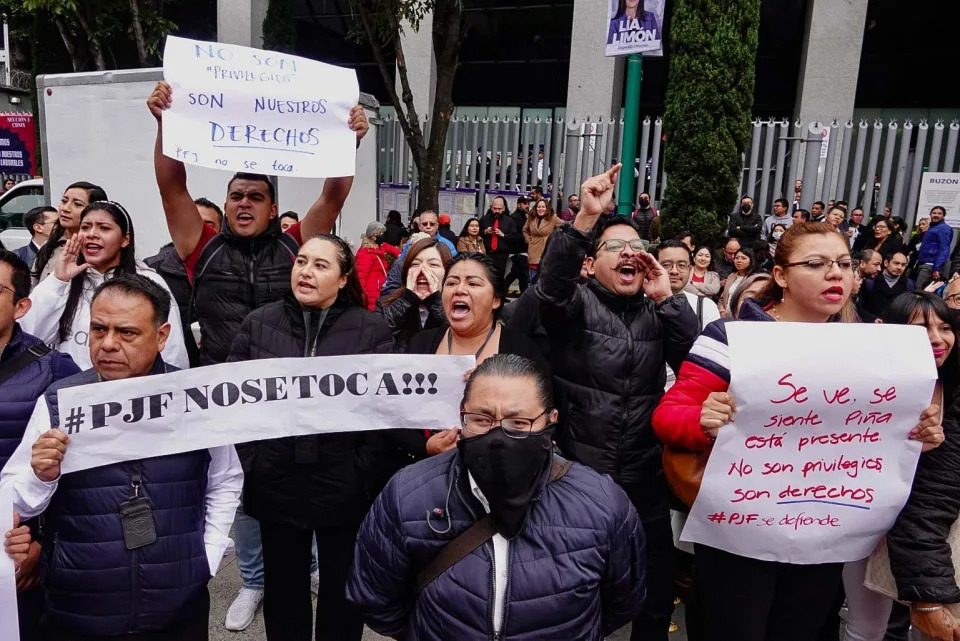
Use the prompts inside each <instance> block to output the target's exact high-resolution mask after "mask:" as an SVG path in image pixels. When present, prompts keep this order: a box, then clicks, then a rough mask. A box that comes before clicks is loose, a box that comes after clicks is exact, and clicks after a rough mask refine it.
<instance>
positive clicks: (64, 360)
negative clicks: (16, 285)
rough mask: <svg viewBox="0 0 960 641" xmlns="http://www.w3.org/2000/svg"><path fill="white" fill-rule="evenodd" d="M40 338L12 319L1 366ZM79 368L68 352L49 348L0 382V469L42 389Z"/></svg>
mask: <svg viewBox="0 0 960 641" xmlns="http://www.w3.org/2000/svg"><path fill="white" fill-rule="evenodd" d="M40 342H41V341H40V339H39V338H37V337H36V336H31V335H30V334H27V333H26V332H25V331H23V330H22V329H20V325H19V324H18V323H14V324H13V334H12V335H11V336H10V342H9V343H7V345H6V346H5V347H4V348H3V349H2V350H0V368H2V367H3V366H4V365H6V364H7V363H8V362H10V361H11V360H13V359H14V358H16V357H17V356H19V355H20V354H22V353H23V352H25V351H26V350H28V349H29V348H30V347H32V346H34V345H39V344H40ZM79 371H80V368H79V367H77V365H76V363H74V362H73V359H72V358H70V357H69V356H68V355H66V354H61V353H60V352H57V351H52V352H50V353H48V354H47V355H46V356H42V357H41V358H39V359H37V360H35V361H34V362H32V363H30V364H29V365H27V366H26V367H24V368H23V369H21V370H20V371H18V372H17V373H16V374H14V375H13V376H11V377H10V378H8V379H7V380H6V381H4V382H3V383H0V470H2V469H3V466H4V465H6V464H7V460H8V459H9V458H10V456H11V455H12V454H13V451H14V450H15V449H17V446H18V445H20V441H21V440H22V439H23V432H24V430H26V429H27V423H28V422H29V421H30V415H31V414H32V413H33V406H34V405H35V404H36V402H37V399H38V398H40V396H41V395H42V394H43V390H45V389H47V387H49V386H50V385H51V384H53V383H54V382H56V381H58V380H60V379H61V378H66V377H68V376H73V375H74V374H76V373H77V372H79Z"/></svg>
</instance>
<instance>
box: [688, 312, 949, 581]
mask: <svg viewBox="0 0 960 641" xmlns="http://www.w3.org/2000/svg"><path fill="white" fill-rule="evenodd" d="M726 329H727V337H728V339H729V345H730V373H731V379H730V394H731V395H732V396H733V398H734V402H735V404H736V406H737V413H736V415H735V416H734V422H732V423H730V424H728V425H725V426H724V427H722V428H721V429H720V431H719V433H718V436H717V441H716V443H715V444H714V446H713V451H712V452H711V454H710V458H709V459H708V462H707V467H706V470H705V472H704V475H703V484H702V486H701V489H700V494H699V495H698V496H697V500H696V502H695V503H694V505H693V508H692V509H691V511H690V518H689V519H688V520H687V524H686V527H685V528H684V530H683V533H682V535H681V537H680V538H681V540H683V541H689V542H692V543H702V544H704V545H709V546H711V547H715V548H719V549H721V550H725V551H727V552H731V553H733V554H737V555H740V556H745V557H750V558H754V559H762V560H764V561H780V562H785V563H797V564H813V563H843V562H847V561H857V560H859V559H863V558H865V557H867V556H869V555H870V553H871V552H873V550H874V548H876V546H877V543H878V542H879V540H880V538H881V537H882V536H883V535H884V534H886V532H887V530H889V529H890V528H891V527H892V526H893V523H894V521H895V520H896V518H897V514H899V513H900V510H901V509H902V508H903V505H904V503H906V501H907V497H908V496H909V494H910V487H911V485H912V483H913V475H914V472H915V471H916V467H917V459H918V456H919V455H920V449H921V444H920V443H919V442H918V441H911V440H909V435H910V431H911V430H912V429H913V428H914V427H915V426H916V425H917V423H919V422H920V414H921V413H922V412H923V410H925V409H926V408H927V407H928V406H929V405H930V403H931V397H932V396H933V389H934V384H935V383H936V379H937V371H936V365H935V363H934V359H933V353H932V350H931V348H930V341H929V339H928V338H927V334H926V332H925V331H924V330H923V328H920V327H913V326H906V325H868V326H866V325H860V324H841V323H830V324H819V323H751V322H743V321H741V322H736V323H728V324H727V326H726ZM771 345H776V346H777V354H776V358H771V356H770V346H771ZM877 345H883V346H884V356H883V358H881V359H878V358H876V353H877ZM852 363H870V367H869V368H868V369H867V370H864V371H860V372H857V371H855V370H854V369H851V368H850V367H844V366H843V364H852Z"/></svg>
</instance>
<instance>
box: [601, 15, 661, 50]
mask: <svg viewBox="0 0 960 641" xmlns="http://www.w3.org/2000/svg"><path fill="white" fill-rule="evenodd" d="M631 22H632V21H631V20H630V19H629V18H627V17H626V16H619V17H617V18H614V19H613V20H611V21H610V28H609V30H608V31H607V44H608V45H609V44H613V36H614V35H615V34H618V33H621V28H622V30H623V33H629V32H631V31H633V29H630V28H629V25H630V23H631ZM640 29H641V30H643V31H652V32H653V35H654V38H653V39H654V40H660V39H661V35H660V25H658V24H657V17H656V16H655V15H654V14H653V13H652V12H650V11H644V12H643V16H642V17H641V18H640ZM618 44H619V43H618Z"/></svg>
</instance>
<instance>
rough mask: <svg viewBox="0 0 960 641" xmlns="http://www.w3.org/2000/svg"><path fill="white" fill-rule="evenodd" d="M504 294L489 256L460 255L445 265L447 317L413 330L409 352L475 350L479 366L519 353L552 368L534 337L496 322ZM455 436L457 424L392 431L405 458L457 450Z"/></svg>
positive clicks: (468, 353)
mask: <svg viewBox="0 0 960 641" xmlns="http://www.w3.org/2000/svg"><path fill="white" fill-rule="evenodd" d="M503 298H504V294H503V278H502V276H501V275H500V274H499V273H498V272H497V268H496V266H495V265H494V263H493V260H492V259H491V258H490V257H489V256H486V255H484V254H457V256H456V257H455V258H454V259H453V260H451V261H450V262H449V264H448V265H447V270H446V274H444V276H443V280H442V285H441V303H442V305H443V313H444V316H445V318H446V322H444V323H443V324H442V325H440V326H438V327H433V328H427V329H424V330H422V331H420V332H419V333H417V334H416V335H414V336H413V338H412V339H411V340H410V343H409V345H408V346H407V349H406V350H405V351H406V353H407V354H452V355H455V356H471V355H472V356H475V357H476V359H477V364H478V365H479V364H480V363H482V362H483V361H484V360H486V359H488V358H490V357H491V356H493V355H494V354H516V355H518V356H523V357H525V358H529V359H531V360H533V361H534V362H536V363H537V364H538V365H539V366H540V367H541V368H542V369H543V370H544V371H549V368H548V366H547V363H546V360H545V359H544V358H543V355H542V354H540V351H539V349H538V348H537V347H536V345H535V344H534V343H533V342H531V341H530V340H528V339H527V338H526V337H525V336H523V335H521V334H518V333H516V332H514V331H513V330H512V329H510V328H508V327H506V326H504V325H501V324H500V323H499V322H498V318H499V316H500V310H501V308H502V306H503ZM457 436H458V432H457V429H456V428H455V427H451V429H448V430H444V431H442V432H438V433H436V434H432V435H427V434H423V433H420V432H417V431H414V430H402V431H400V430H395V431H393V432H391V437H392V438H393V440H394V442H395V443H396V444H397V445H398V446H399V447H400V449H401V450H402V451H403V452H405V453H406V454H407V459H406V460H405V461H404V462H406V463H409V462H412V461H417V460H420V459H422V458H424V457H426V456H434V455H436V454H441V453H443V452H446V451H447V450H451V449H453V448H454V447H456V445H457Z"/></svg>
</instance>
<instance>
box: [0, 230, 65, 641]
mask: <svg viewBox="0 0 960 641" xmlns="http://www.w3.org/2000/svg"><path fill="white" fill-rule="evenodd" d="M29 295H30V270H29V269H28V268H27V265H26V263H24V262H23V261H22V260H20V259H19V258H18V257H17V255H16V254H14V253H13V252H10V251H7V250H4V249H0V470H2V469H3V467H4V466H5V465H6V464H7V460H8V459H9V458H10V455H11V454H13V452H14V450H15V449H17V446H18V445H19V444H20V441H21V440H23V433H24V431H25V430H26V429H27V422H28V421H29V420H30V414H31V413H32V412H33V406H34V405H36V402H37V399H38V398H40V396H41V395H42V394H43V391H44V390H45V389H47V387H49V386H50V385H51V384H52V383H55V382H56V381H58V380H60V379H62V378H66V377H68V376H73V375H74V374H76V373H77V372H79V371H80V368H79V367H77V365H76V364H75V363H74V362H73V359H71V358H70V357H69V356H68V355H67V354H61V353H60V352H57V351H53V350H51V349H50V348H48V347H47V346H45V345H44V344H43V342H42V341H41V340H40V339H39V338H37V337H36V336H31V335H30V334H27V333H26V332H24V331H23V330H22V329H21V328H20V325H19V324H17V319H18V318H21V317H22V316H23V315H24V314H26V313H27V311H28V310H29V309H30V299H29V298H28V296H29ZM27 525H29V526H30V531H31V533H33V534H34V535H36V533H37V528H36V524H35V523H28V524H27ZM39 561H40V543H39V542H38V541H33V542H31V545H30V547H29V552H28V554H27V557H26V559H25V560H24V561H23V563H22V565H21V566H20V571H19V572H18V573H17V592H18V595H17V607H18V609H19V611H20V638H21V639H22V641H31V640H33V639H38V638H40V630H39V627H38V626H39V623H40V615H41V613H42V611H43V607H42V606H43V593H42V592H41V591H40V590H39V589H38V588H37V586H38V585H39V583H40V567H39Z"/></svg>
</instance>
